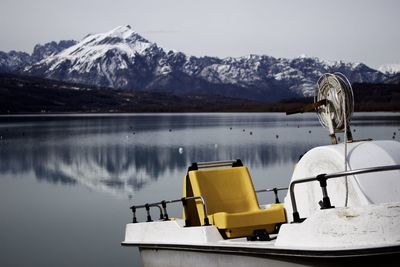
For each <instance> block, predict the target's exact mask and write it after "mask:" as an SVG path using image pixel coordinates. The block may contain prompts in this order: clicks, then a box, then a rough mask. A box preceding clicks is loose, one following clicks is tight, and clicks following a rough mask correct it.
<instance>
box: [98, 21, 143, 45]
mask: <svg viewBox="0 0 400 267" xmlns="http://www.w3.org/2000/svg"><path fill="white" fill-rule="evenodd" d="M100 35H104V36H105V37H114V38H115V37H117V38H121V39H122V40H126V41H128V42H143V43H150V42H149V41H148V40H146V39H145V38H143V37H142V36H141V35H139V34H138V33H136V32H135V31H133V30H132V27H131V26H130V25H125V26H118V27H116V28H114V29H112V30H111V31H109V32H106V33H104V34H100Z"/></svg>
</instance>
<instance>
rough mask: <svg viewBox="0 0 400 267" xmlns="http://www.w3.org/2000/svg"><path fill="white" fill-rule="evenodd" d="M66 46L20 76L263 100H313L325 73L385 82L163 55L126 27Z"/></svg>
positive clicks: (363, 71) (253, 59)
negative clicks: (301, 98)
mask: <svg viewBox="0 0 400 267" xmlns="http://www.w3.org/2000/svg"><path fill="white" fill-rule="evenodd" d="M50 44H52V43H50ZM58 45H59V46H60V43H59V44H58ZM68 45H71V46H68ZM68 45H65V46H64V48H63V49H60V50H59V52H56V51H57V50H54V49H50V48H51V47H52V46H51V45H48V46H47V47H38V48H37V49H35V50H36V51H37V53H36V54H35V53H34V54H33V55H32V57H31V61H30V63H29V64H26V65H25V69H24V71H23V72H24V73H27V74H29V75H34V76H39V77H45V78H51V79H56V80H62V81H68V82H78V83H86V84H92V85H99V86H107V87H114V88H122V89H127V90H145V91H146V90H147V91H160V92H170V93H175V94H185V93H188V92H190V93H196V94H209V93H213V94H220V95H224V96H230V97H241V98H247V99H256V100H268V101H275V100H279V99H283V98H288V97H297V96H310V95H313V91H314V86H315V83H316V81H317V80H318V78H319V76H320V75H321V74H323V73H325V72H337V71H339V72H342V73H343V74H345V75H346V76H347V77H348V78H349V79H350V81H351V82H370V83H379V82H384V81H385V80H386V79H387V78H388V77H389V75H388V74H385V73H382V72H380V71H377V70H374V69H372V68H369V67H368V66H366V65H364V64H362V63H346V62H342V61H336V62H328V61H323V60H320V59H318V58H311V57H305V56H301V57H298V58H294V59H285V58H274V57H270V56H259V55H249V56H245V57H239V58H231V57H229V58H224V59H220V58H215V57H194V56H188V55H185V54H184V53H181V52H177V51H165V50H164V49H163V48H161V47H159V46H158V45H157V44H155V43H152V42H150V41H148V40H146V39H145V38H143V37H142V36H140V35H139V34H137V33H135V32H134V31H133V30H132V29H131V27H130V26H121V27H117V28H115V29H113V30H111V31H109V32H106V33H100V34H92V35H88V36H86V37H85V38H84V39H83V40H82V41H80V42H78V43H68ZM39 48H40V49H39ZM39 51H42V52H39ZM47 51H49V52H47ZM0 64H1V61H0ZM0 66H1V65H0Z"/></svg>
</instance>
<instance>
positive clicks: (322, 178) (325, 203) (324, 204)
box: [316, 173, 334, 210]
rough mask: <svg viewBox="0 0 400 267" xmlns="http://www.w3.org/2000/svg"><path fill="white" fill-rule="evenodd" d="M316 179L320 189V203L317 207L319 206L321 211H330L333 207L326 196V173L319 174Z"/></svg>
mask: <svg viewBox="0 0 400 267" xmlns="http://www.w3.org/2000/svg"><path fill="white" fill-rule="evenodd" d="M316 179H317V180H318V182H319V184H320V186H321V189H322V201H320V202H319V205H320V206H321V209H322V210H323V209H331V208H334V206H332V205H331V200H330V199H329V196H328V190H326V186H327V183H326V180H327V178H326V173H324V174H319V175H317V177H316Z"/></svg>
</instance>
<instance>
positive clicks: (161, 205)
mask: <svg viewBox="0 0 400 267" xmlns="http://www.w3.org/2000/svg"><path fill="white" fill-rule="evenodd" d="M287 189H288V188H276V187H274V188H271V189H260V190H256V191H255V192H256V193H263V192H274V194H275V203H280V201H279V198H278V191H281V190H287ZM193 200H200V201H201V204H202V206H203V213H204V220H203V221H204V224H203V226H206V225H210V222H209V219H208V216H207V214H208V213H207V204H206V200H205V198H204V197H203V196H192V197H183V198H180V199H174V200H162V201H159V202H153V203H146V204H144V205H137V206H131V207H130V209H131V210H132V214H133V218H132V223H137V222H138V220H137V218H136V211H137V210H138V209H146V212H147V220H146V222H152V221H153V220H152V218H151V215H150V209H151V208H158V209H159V211H160V220H163V221H168V220H169V216H168V212H167V204H171V203H178V202H181V203H182V206H183V208H184V209H185V213H186V214H187V212H186V206H187V202H188V201H193ZM185 225H186V226H189V223H188V220H186V222H185Z"/></svg>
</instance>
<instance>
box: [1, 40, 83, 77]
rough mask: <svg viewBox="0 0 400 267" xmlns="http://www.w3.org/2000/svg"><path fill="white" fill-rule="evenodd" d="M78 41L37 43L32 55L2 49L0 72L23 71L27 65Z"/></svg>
mask: <svg viewBox="0 0 400 267" xmlns="http://www.w3.org/2000/svg"><path fill="white" fill-rule="evenodd" d="M76 43H77V42H76V41H74V40H63V41H60V42H58V43H56V42H54V41H53V42H50V43H46V44H44V45H41V44H37V45H36V46H35V47H34V49H33V53H32V55H29V54H28V53H25V52H17V51H10V52H8V53H5V52H1V51H0V73H19V72H23V70H24V69H25V68H26V67H27V66H30V65H31V64H34V63H36V62H39V61H41V60H42V59H44V58H47V57H49V56H52V55H55V54H57V53H59V52H61V51H63V50H64V49H66V48H68V47H70V46H72V45H74V44H76Z"/></svg>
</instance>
